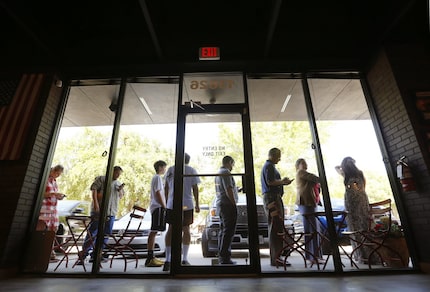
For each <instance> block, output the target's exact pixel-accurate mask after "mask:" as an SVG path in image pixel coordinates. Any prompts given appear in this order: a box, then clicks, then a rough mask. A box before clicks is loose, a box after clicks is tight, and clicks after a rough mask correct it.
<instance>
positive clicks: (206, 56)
mask: <svg viewBox="0 0 430 292" xmlns="http://www.w3.org/2000/svg"><path fill="white" fill-rule="evenodd" d="M219 59H220V55H219V48H218V47H202V48H200V49H199V60H219Z"/></svg>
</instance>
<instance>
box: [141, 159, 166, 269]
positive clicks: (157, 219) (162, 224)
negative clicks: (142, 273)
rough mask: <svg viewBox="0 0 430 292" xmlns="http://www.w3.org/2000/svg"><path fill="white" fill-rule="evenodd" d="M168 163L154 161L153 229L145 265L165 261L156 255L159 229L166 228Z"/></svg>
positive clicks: (151, 206) (152, 185) (152, 190)
mask: <svg viewBox="0 0 430 292" xmlns="http://www.w3.org/2000/svg"><path fill="white" fill-rule="evenodd" d="M166 166H167V163H166V162H164V161H162V160H158V161H156V162H155V163H154V169H155V174H154V176H153V177H152V181H151V202H150V206H149V210H150V212H151V218H152V219H151V231H150V233H149V236H148V257H147V258H146V261H145V267H161V266H162V265H163V264H164V261H162V260H160V259H157V258H156V257H155V256H154V246H155V236H156V235H157V233H158V232H159V231H164V230H166V218H165V212H166V195H165V193H164V183H163V178H162V175H163V174H164V173H165V172H166Z"/></svg>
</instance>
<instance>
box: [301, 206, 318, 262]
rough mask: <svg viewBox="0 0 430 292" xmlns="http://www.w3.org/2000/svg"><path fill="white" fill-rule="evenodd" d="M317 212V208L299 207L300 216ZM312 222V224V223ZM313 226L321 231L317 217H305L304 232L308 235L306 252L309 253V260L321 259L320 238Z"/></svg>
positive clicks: (307, 255) (307, 254) (307, 257)
mask: <svg viewBox="0 0 430 292" xmlns="http://www.w3.org/2000/svg"><path fill="white" fill-rule="evenodd" d="M315 211H316V207H312V206H304V205H299V212H300V214H302V215H303V214H309V213H314V212H315ZM311 220H312V222H310V221H311ZM313 226H316V227H317V229H319V228H318V227H319V222H318V220H317V218H316V217H315V216H303V229H304V232H305V233H307V234H306V235H305V242H306V246H305V248H306V250H307V251H309V252H307V253H306V259H308V260H317V259H318V258H321V250H320V249H319V246H320V244H319V237H318V233H317V232H318V230H315V228H314V227H313Z"/></svg>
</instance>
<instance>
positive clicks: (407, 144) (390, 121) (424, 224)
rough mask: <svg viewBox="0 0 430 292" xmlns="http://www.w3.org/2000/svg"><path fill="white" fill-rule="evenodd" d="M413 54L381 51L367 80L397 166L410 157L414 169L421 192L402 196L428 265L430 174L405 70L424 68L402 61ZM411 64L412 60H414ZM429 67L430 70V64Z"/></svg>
mask: <svg viewBox="0 0 430 292" xmlns="http://www.w3.org/2000/svg"><path fill="white" fill-rule="evenodd" d="M388 50H390V48H389V49H388ZM398 53H399V52H398ZM402 53H403V54H404V52H402ZM411 53H412V52H411ZM410 56H414V53H412V55H403V57H401V59H397V57H399V58H400V55H397V54H396V52H395V51H390V54H388V53H387V50H385V51H383V52H381V53H380V54H379V56H378V58H377V59H376V61H375V63H374V64H373V66H372V68H371V69H370V70H369V72H368V74H367V82H368V84H369V88H370V92H371V95H372V97H373V99H374V104H375V110H376V112H377V115H378V119H379V124H380V126H381V130H382V133H383V136H384V140H385V143H386V147H387V151H388V153H389V156H390V161H391V164H392V167H393V169H394V168H395V161H396V160H397V159H398V158H399V157H401V156H402V155H406V156H407V161H408V163H409V165H410V166H411V168H412V169H413V173H414V176H415V180H416V182H417V186H418V188H417V191H415V192H407V193H404V192H403V193H401V198H399V199H400V200H401V202H402V203H403V205H404V208H405V212H406V214H407V220H408V222H409V224H410V229H411V230H410V231H411V234H412V237H413V238H412V241H413V244H414V245H415V247H416V255H417V258H418V263H419V264H424V263H430V250H429V249H428V247H427V246H428V244H429V243H430V192H429V190H430V189H429V185H430V176H429V170H428V167H427V164H426V162H425V159H424V156H423V152H422V148H421V145H420V144H419V141H418V140H417V137H416V131H415V130H416V126H414V125H415V123H414V122H415V119H414V118H413V117H412V115H413V113H412V112H411V111H410V107H409V105H408V102H409V98H410V96H411V92H412V89H413V88H416V85H412V84H411V83H408V82H407V80H405V75H404V71H403V70H406V71H411V70H412V71H415V72H416V71H421V70H422V68H420V66H421V64H422V63H421V64H418V63H417V64H415V66H416V67H415V68H413V67H409V68H405V67H403V66H401V64H400V63H399V60H402V61H403V60H404V59H405V57H406V58H408V59H410V58H411V57H410ZM415 56H416V55H415ZM407 63H410V60H409V61H408V62H407ZM428 69H429V70H430V67H429V68H428ZM429 70H428V71H429ZM416 77H417V79H415V81H416V80H423V76H420V77H418V76H416ZM407 79H409V78H407ZM427 80H429V79H427ZM415 81H414V82H415ZM428 85H430V84H428Z"/></svg>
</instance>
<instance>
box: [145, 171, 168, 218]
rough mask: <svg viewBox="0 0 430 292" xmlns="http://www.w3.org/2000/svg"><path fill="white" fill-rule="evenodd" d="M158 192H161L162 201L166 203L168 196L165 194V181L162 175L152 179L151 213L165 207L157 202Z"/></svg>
mask: <svg viewBox="0 0 430 292" xmlns="http://www.w3.org/2000/svg"><path fill="white" fill-rule="evenodd" d="M157 191H159V192H160V194H161V199H162V200H164V201H166V195H165V194H164V185H163V179H162V178H161V175H159V174H156V175H154V176H153V177H152V181H151V203H150V206H149V210H150V211H151V213H152V212H153V211H154V210H155V209H157V208H160V207H162V206H163V205H162V204H161V202H159V201H157V199H156V198H157V196H156V193H157Z"/></svg>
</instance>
